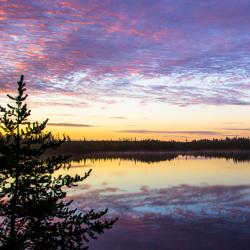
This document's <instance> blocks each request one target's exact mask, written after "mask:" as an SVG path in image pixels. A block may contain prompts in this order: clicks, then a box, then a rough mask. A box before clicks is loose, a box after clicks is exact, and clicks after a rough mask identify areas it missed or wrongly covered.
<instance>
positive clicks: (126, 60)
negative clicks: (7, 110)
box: [0, 0, 250, 106]
mask: <svg viewBox="0 0 250 250" xmlns="http://www.w3.org/2000/svg"><path fill="white" fill-rule="evenodd" d="M249 11H250V4H249V2H248V1H246V0H243V1H240V2H239V1H236V0H222V1H220V2H218V1H215V0H213V1H209V2H201V1H189V2H186V1H184V0H177V1H173V0H160V1H157V2H155V3H154V4H152V2H151V1H148V0H145V1H138V2H135V1H132V0H129V1H125V2H123V1H118V2H117V1H97V0H94V1H88V0H87V1H78V0H72V1H67V0H66V1H59V0H56V1H53V2H50V3H48V1H45V0H42V1H39V2H31V1H28V0H24V1H22V2H20V1H17V0H11V1H1V2H0V35H1V41H0V46H1V49H0V56H1V58H2V63H1V66H0V72H1V80H0V85H1V87H3V89H5V88H14V84H13V83H14V82H16V79H17V77H18V75H20V74H21V73H23V74H25V75H27V79H28V81H27V82H28V84H29V85H30V86H31V87H32V89H33V90H34V91H44V92H46V93H48V92H50V93H59V94H61V95H67V94H73V95H74V94H76V95H81V96H84V97H85V98H86V99H87V101H88V102H91V101H97V100H102V99H103V98H104V97H109V98H112V97H114V96H120V97H130V98H136V99H141V100H144V101H150V100H153V101H159V102H168V103H173V104H176V105H180V106H185V105H190V104H213V105H231V104H233V105H249V94H248V92H247V91H246V90H248V89H249V88H250V71H249V60H250V56H249V51H250V46H249V43H250V35H249V32H248V31H249V25H250V17H249V14H248V13H249ZM159 78H160V79H161V81H160V82H158V83H155V81H157V80H158V79H159ZM1 91H2V89H1Z"/></svg>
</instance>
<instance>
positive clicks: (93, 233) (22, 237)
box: [0, 76, 117, 250]
mask: <svg viewBox="0 0 250 250" xmlns="http://www.w3.org/2000/svg"><path fill="white" fill-rule="evenodd" d="M17 87H18V89H17V95H16V96H10V95H8V98H9V99H10V103H9V104H7V107H6V108H5V107H2V106H1V107H0V112H1V113H2V115H1V118H0V126H1V137H0V248H1V249H6V250H17V249H18V250H20V249H41V250H42V249H48V250H49V249H87V248H88V241H89V239H96V238H97V236H98V235H99V234H102V233H103V232H104V231H106V230H107V229H110V228H111V227H112V226H113V224H114V223H115V222H116V220H117V219H108V220H107V219H106V220H105V219H104V215H105V214H107V212H108V209H104V210H100V211H95V210H89V211H85V212H81V211H79V210H78V209H77V208H76V207H75V206H74V202H73V200H71V201H66V200H65V198H66V195H67V191H66V190H67V188H70V187H73V186H76V185H77V183H79V182H81V181H83V180H84V179H86V178H87V177H88V176H89V174H90V172H91V170H89V171H88V172H86V173H83V174H82V175H75V176H70V175H67V174H66V175H60V174H59V175H56V173H58V171H59V170H60V169H69V168H70V156H67V155H66V156H65V155H53V156H52V155H50V156H48V157H42V156H43V155H44V153H45V152H46V151H47V150H48V149H52V148H53V149H56V148H58V147H60V146H61V145H63V144H64V143H65V142H66V140H67V138H66V137H63V138H59V137H55V136H53V135H52V134H51V132H45V128H46V125H47V122H48V120H45V121H43V122H41V123H39V122H37V121H36V122H30V121H29V120H28V119H29V117H30V115H31V110H29V109H28V107H27V103H26V99H27V97H28V95H27V94H25V91H26V88H25V83H24V81H23V76H21V78H20V81H18V85H17Z"/></svg>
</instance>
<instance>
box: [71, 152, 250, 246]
mask: <svg viewBox="0 0 250 250" xmlns="http://www.w3.org/2000/svg"><path fill="white" fill-rule="evenodd" d="M158 156H159V155H158ZM158 156H157V157H158ZM173 156H174V158H173ZM126 157H127V158H125V159H126V160H125V159H121V157H118V156H117V158H116V157H113V158H112V159H108V158H107V157H106V158H100V159H98V160H96V158H94V157H92V158H90V159H85V160H84V161H78V162H74V163H73V168H72V169H71V170H70V171H72V174H73V173H80V172H81V171H83V170H84V171H85V170H86V168H92V169H93V174H92V176H91V177H90V178H88V179H87V180H86V182H84V183H82V184H81V185H79V186H78V187H77V188H73V189H71V192H70V194H69V195H70V196H71V197H72V198H73V199H74V200H75V203H76V206H77V207H81V208H82V209H86V208H91V207H100V208H103V207H110V208H111V210H110V214H111V216H113V215H116V216H119V221H118V223H117V226H116V230H113V231H112V232H108V234H109V235H107V237H101V238H100V240H99V241H96V242H93V244H92V245H91V248H90V249H93V250H95V249H104V250H106V249H121V250H123V249H124V250H125V249H142V250H144V249H159V250H162V249H163V250H164V249H169V250H170V249H171V250H175V249H181V250H186V249H192V250H195V249H197V250H200V249H207V250H208V249H209V250H211V249H216V250H217V249H218V250H223V249H227V250H228V249H229V250H230V249H234V250H235V249H250V241H249V238H250V181H249V180H250V178H249V177H250V163H249V162H248V161H239V160H237V161H236V160H235V158H232V157H231V158H230V159H229V158H227V159H225V158H222V157H221V156H220V155H219V156H218V155H216V157H212V156H209V157H212V158H205V157H204V155H202V156H201V155H199V154H198V155H195V156H190V155H188V156H186V155H185V156H183V155H177V156H176V155H171V157H172V158H171V160H169V159H170V158H166V159H165V160H163V159H164V158H163V157H162V155H160V156H159V157H162V158H159V157H158V158H157V159H158V160H157V161H152V158H151V160H150V161H148V159H149V158H147V161H146V162H145V161H142V160H140V161H139V160H138V161H137V160H134V159H135V156H133V157H134V158H133V159H132V160H128V157H130V156H128V155H126ZM142 157H144V156H142V155H140V159H142ZM147 157H148V156H147ZM164 157H165V156H164ZM136 158H137V159H138V157H137V156H136ZM143 159H145V158H143ZM155 159H156V158H155ZM159 159H162V160H159ZM238 159H239V158H238ZM241 159H243V158H241ZM149 162H150V164H148V163H149ZM236 162H237V163H236Z"/></svg>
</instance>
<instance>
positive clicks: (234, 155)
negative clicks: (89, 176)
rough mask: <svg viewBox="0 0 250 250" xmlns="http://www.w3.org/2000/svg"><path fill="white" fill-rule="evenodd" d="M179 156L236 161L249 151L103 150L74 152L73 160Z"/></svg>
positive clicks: (248, 158) (155, 159) (246, 156)
mask: <svg viewBox="0 0 250 250" xmlns="http://www.w3.org/2000/svg"><path fill="white" fill-rule="evenodd" d="M179 156H183V157H186V158H190V157H191V158H197V157H198V158H199V157H205V158H210V159H212V158H218V159H227V160H233V161H234V162H236V163H237V162H249V161H250V152H249V151H226V152H225V151H186V152H101V153H89V154H84V155H81V154H73V155H72V160H73V161H74V162H84V161H86V160H87V159H92V160H93V161H98V160H108V161H110V160H112V159H120V160H131V161H134V162H146V163H155V162H161V161H171V160H174V159H176V158H177V157H179Z"/></svg>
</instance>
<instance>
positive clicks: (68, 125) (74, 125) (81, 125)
mask: <svg viewBox="0 0 250 250" xmlns="http://www.w3.org/2000/svg"><path fill="white" fill-rule="evenodd" d="M48 126H57V127H58V126H59V127H77V128H90V127H93V126H91V125H88V124H80V123H66V122H65V123H64V122H61V123H51V122H49V123H48Z"/></svg>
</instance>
